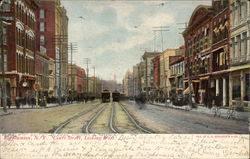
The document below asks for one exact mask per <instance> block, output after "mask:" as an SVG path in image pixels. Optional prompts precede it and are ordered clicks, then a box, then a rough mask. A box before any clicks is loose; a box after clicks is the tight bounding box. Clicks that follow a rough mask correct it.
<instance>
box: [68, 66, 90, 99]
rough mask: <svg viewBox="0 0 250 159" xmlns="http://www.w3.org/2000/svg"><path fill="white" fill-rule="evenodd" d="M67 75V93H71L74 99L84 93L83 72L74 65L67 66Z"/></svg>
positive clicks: (84, 76)
mask: <svg viewBox="0 0 250 159" xmlns="http://www.w3.org/2000/svg"><path fill="white" fill-rule="evenodd" d="M68 73H69V75H68V82H69V83H68V86H69V92H70V93H73V96H74V97H75V96H77V95H80V94H82V93H86V82H85V79H86V73H85V70H84V69H83V68H81V67H79V66H77V65H75V64H73V65H71V64H68Z"/></svg>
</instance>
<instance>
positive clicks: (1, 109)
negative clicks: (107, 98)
mask: <svg viewBox="0 0 250 159" xmlns="http://www.w3.org/2000/svg"><path fill="white" fill-rule="evenodd" d="M96 101H97V100H94V101H88V103H90V102H96ZM71 104H86V103H84V102H72V103H69V102H67V103H62V105H59V104H58V103H52V104H47V106H46V107H44V106H39V105H33V107H32V105H27V104H26V105H20V108H17V107H16V106H11V107H10V108H9V107H7V110H8V109H47V108H54V107H60V106H66V105H71ZM8 114H10V113H9V112H8V113H4V112H3V107H0V116H1V115H8Z"/></svg>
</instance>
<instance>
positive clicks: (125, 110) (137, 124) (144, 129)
mask: <svg viewBox="0 0 250 159" xmlns="http://www.w3.org/2000/svg"><path fill="white" fill-rule="evenodd" d="M119 105H120V106H121V108H122V109H123V111H124V112H125V113H126V114H127V116H128V117H129V119H130V121H131V122H133V123H134V125H135V126H136V128H137V129H139V130H141V131H142V132H145V133H149V134H151V133H154V132H153V131H151V130H149V129H148V128H144V127H142V126H140V124H139V123H138V122H137V121H136V120H135V119H134V117H132V115H131V114H130V113H129V112H128V111H127V109H126V108H125V107H124V106H123V105H122V104H121V103H119Z"/></svg>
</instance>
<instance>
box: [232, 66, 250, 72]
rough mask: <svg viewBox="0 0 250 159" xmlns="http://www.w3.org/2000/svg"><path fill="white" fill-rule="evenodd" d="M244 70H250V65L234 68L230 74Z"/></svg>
mask: <svg viewBox="0 0 250 159" xmlns="http://www.w3.org/2000/svg"><path fill="white" fill-rule="evenodd" d="M243 69H250V65H245V66H238V67H232V68H230V69H229V72H233V71H238V70H243Z"/></svg>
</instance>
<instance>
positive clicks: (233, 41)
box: [231, 38, 235, 59]
mask: <svg viewBox="0 0 250 159" xmlns="http://www.w3.org/2000/svg"><path fill="white" fill-rule="evenodd" d="M231 41H232V58H233V59H234V58H235V40H234V38H232V39H231Z"/></svg>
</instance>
